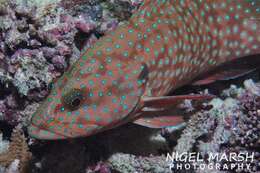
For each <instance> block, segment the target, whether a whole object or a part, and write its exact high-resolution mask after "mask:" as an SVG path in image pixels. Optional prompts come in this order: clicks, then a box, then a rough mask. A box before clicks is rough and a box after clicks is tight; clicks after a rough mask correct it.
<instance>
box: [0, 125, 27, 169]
mask: <svg viewBox="0 0 260 173" xmlns="http://www.w3.org/2000/svg"><path fill="white" fill-rule="evenodd" d="M31 157H32V155H31V152H30V151H29V147H28V144H27V141H26V138H25V136H24V134H23V131H22V129H21V128H20V127H16V128H15V129H14V130H13V133H12V137H11V142H10V145H9V148H8V150H7V151H5V152H3V153H1V154H0V165H1V166H3V167H8V168H7V172H8V170H9V172H12V171H15V170H16V171H17V168H19V172H20V173H26V172H28V166H29V162H30V160H31Z"/></svg>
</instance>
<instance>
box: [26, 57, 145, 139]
mask: <svg viewBox="0 0 260 173" xmlns="http://www.w3.org/2000/svg"><path fill="white" fill-rule="evenodd" d="M147 78H148V69H147V65H146V64H143V63H140V62H139V63H135V62H133V61H132V62H129V61H128V62H125V61H123V60H121V59H118V58H112V57H106V58H100V57H95V56H90V55H89V54H86V55H83V56H82V57H81V58H80V59H79V60H78V61H77V62H76V63H75V64H74V65H73V66H72V67H71V68H70V69H69V70H68V71H67V72H65V73H64V74H63V76H62V77H61V78H59V79H58V80H57V81H56V82H55V83H54V84H53V87H52V90H51V92H50V94H49V96H48V97H47V98H46V100H45V101H44V102H43V103H42V104H41V105H40V107H39V108H38V110H37V111H36V112H35V113H34V114H33V116H32V120H31V124H30V126H29V128H28V132H29V134H30V136H32V137H34V138H38V139H47V140H52V139H66V138H75V137H82V136H89V135H92V134H95V133H98V132H100V131H103V130H106V129H109V128H113V127H115V126H116V125H118V124H120V122H122V121H123V120H124V119H125V118H126V117H127V116H129V115H131V114H132V113H133V112H134V111H135V109H136V107H137V105H138V103H139V101H140V98H141V96H142V95H143V93H144V90H145V85H146V82H147Z"/></svg>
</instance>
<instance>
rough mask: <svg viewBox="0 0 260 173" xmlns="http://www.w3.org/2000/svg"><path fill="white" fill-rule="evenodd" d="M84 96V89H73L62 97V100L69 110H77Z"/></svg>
mask: <svg viewBox="0 0 260 173" xmlns="http://www.w3.org/2000/svg"><path fill="white" fill-rule="evenodd" d="M83 98H84V97H83V92H82V90H80V89H71V90H70V91H69V92H67V93H66V94H65V95H64V96H63V97H62V99H61V101H62V103H63V105H64V106H65V107H66V108H68V109H69V110H75V109H77V108H78V107H79V106H80V105H81V103H82V101H83Z"/></svg>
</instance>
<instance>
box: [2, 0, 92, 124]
mask: <svg viewBox="0 0 260 173" xmlns="http://www.w3.org/2000/svg"><path fill="white" fill-rule="evenodd" d="M5 3H6V6H5V8H0V116H1V119H2V120H5V121H7V122H8V123H9V124H17V123H19V122H20V121H21V120H22V121H23V120H25V118H24V117H23V116H28V115H26V114H22V113H21V111H23V110H24V109H25V107H27V106H28V104H33V102H35V101H36V102H39V101H40V100H42V99H43V98H44V97H45V96H46V95H47V94H48V85H49V83H50V82H51V81H52V80H53V79H54V78H57V77H58V76H60V75H61V74H62V73H63V72H64V71H65V70H66V69H67V67H68V66H69V65H70V64H71V63H70V61H72V59H73V61H72V62H74V61H75V59H77V58H78V57H79V52H80V50H79V48H77V46H76V45H77V44H76V41H75V38H76V34H77V33H78V32H85V33H86V34H87V33H89V32H90V31H91V30H92V29H93V27H92V26H93V25H92V24H89V23H88V22H87V21H83V20H79V19H76V18H74V17H72V16H70V15H69V14H67V13H66V11H64V10H63V9H62V8H60V7H58V6H50V8H48V9H44V10H38V8H37V7H35V6H29V5H28V4H32V3H26V2H23V1H17V2H16V1H6V2H5ZM78 25H80V26H81V27H77V26H78ZM83 26H84V27H83ZM86 43H87V41H86Z"/></svg>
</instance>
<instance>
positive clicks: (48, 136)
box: [28, 124, 68, 140]
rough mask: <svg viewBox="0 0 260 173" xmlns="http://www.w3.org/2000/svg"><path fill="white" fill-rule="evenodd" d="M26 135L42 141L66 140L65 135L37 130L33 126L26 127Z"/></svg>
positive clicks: (37, 128)
mask: <svg viewBox="0 0 260 173" xmlns="http://www.w3.org/2000/svg"><path fill="white" fill-rule="evenodd" d="M28 134H29V135H30V136H31V137H33V138H36V139H42V140H57V139H66V138H68V137H67V136H65V135H62V134H57V133H55V132H52V131H50V130H47V129H42V128H39V127H37V126H36V125H34V124H30V126H29V127H28Z"/></svg>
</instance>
